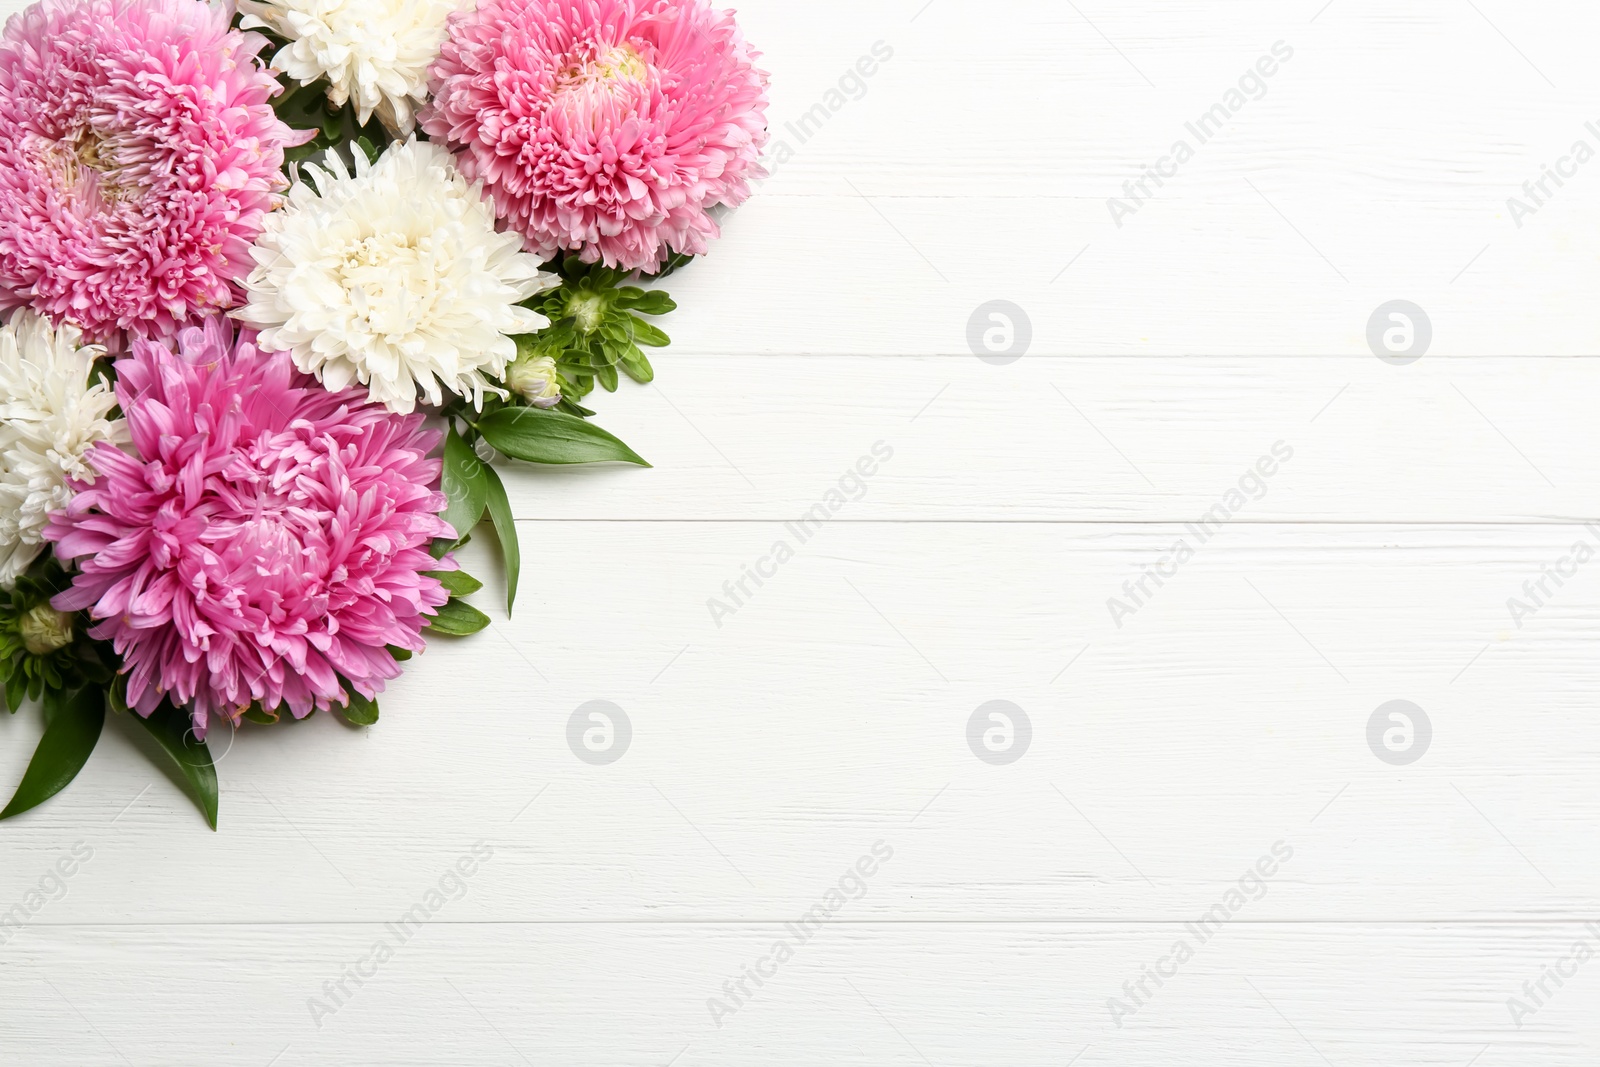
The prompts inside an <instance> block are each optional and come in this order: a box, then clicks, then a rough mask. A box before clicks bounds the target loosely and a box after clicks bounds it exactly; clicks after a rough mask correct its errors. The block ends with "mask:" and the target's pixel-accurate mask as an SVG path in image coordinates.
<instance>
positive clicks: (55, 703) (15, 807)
mask: <svg viewBox="0 0 1600 1067" xmlns="http://www.w3.org/2000/svg"><path fill="white" fill-rule="evenodd" d="M44 699H45V704H46V707H47V709H48V714H47V720H48V725H47V726H46V727H45V729H44V736H43V737H42V738H40V739H39V747H38V748H36V749H34V752H33V759H32V761H30V762H29V764H28V769H27V770H26V771H24V772H23V775H22V784H21V785H19V786H17V792H16V794H15V795H14V796H12V798H11V803H9V804H7V805H6V807H5V810H4V811H0V819H9V818H11V816H13V815H19V814H21V813H22V812H25V811H28V810H30V809H32V808H36V807H38V806H39V805H40V804H43V803H44V802H45V801H47V800H49V799H50V798H51V797H53V796H55V795H56V794H57V793H59V792H61V791H62V790H63V789H65V788H66V787H67V785H68V784H69V783H70V782H71V781H72V780H73V779H74V778H76V777H77V776H78V772H79V771H81V770H83V765H84V764H85V763H87V762H88V760H89V753H91V752H93V751H94V746H95V745H96V743H98V742H99V740H100V730H101V728H102V727H104V726H105V723H106V695H105V692H104V691H103V690H100V689H96V688H94V687H93V686H84V687H83V688H82V689H80V690H78V691H77V692H76V693H74V694H72V695H71V696H67V695H66V694H64V693H58V692H54V691H51V692H47V693H45V695H44Z"/></svg>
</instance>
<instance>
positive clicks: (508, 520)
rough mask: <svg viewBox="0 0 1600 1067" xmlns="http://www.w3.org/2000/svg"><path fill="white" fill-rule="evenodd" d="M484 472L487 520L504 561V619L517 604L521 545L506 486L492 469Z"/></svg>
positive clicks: (487, 468) (486, 468) (520, 573)
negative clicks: (487, 496) (490, 523)
mask: <svg viewBox="0 0 1600 1067" xmlns="http://www.w3.org/2000/svg"><path fill="white" fill-rule="evenodd" d="M484 470H485V471H486V472H487V473H488V475H489V518H490V519H491V520H492V521H493V522H494V532H495V536H496V537H498V538H500V555H501V556H503V557H504V558H505V561H506V617H507V618H510V617H511V608H512V605H514V604H516V602H517V580H518V578H520V577H521V575H522V545H521V544H520V543H519V542H518V541H517V520H516V519H514V518H512V517H511V498H510V497H508V496H506V484H505V483H504V482H502V481H501V480H500V475H499V474H497V473H495V469H494V468H493V467H485V468H484Z"/></svg>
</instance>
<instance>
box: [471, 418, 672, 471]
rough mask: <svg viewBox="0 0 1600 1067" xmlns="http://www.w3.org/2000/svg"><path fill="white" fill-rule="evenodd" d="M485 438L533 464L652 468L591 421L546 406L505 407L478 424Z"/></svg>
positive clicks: (503, 450)
mask: <svg viewBox="0 0 1600 1067" xmlns="http://www.w3.org/2000/svg"><path fill="white" fill-rule="evenodd" d="M478 429H479V430H480V431H481V432H482V433H483V437H484V440H486V441H488V442H489V443H490V444H491V445H493V446H494V447H495V448H497V449H498V450H500V451H501V452H504V453H505V454H506V455H508V456H510V457H512V458H513V459H521V460H527V461H528V462H529V463H554V464H569V463H605V462H608V461H618V462H622V463H635V464H638V465H639V466H641V467H648V466H650V464H648V463H646V462H645V461H644V459H643V458H641V457H640V455H639V454H638V453H637V452H635V451H634V450H633V449H631V448H629V447H628V446H627V445H625V444H623V443H622V442H621V441H619V440H618V439H617V438H615V437H613V436H612V435H611V434H609V433H607V432H606V431H604V430H602V429H601V428H600V427H598V426H596V425H594V424H593V423H591V422H585V421H583V420H582V419H580V418H577V417H576V416H573V415H567V414H563V413H562V412H559V411H547V410H544V409H542V408H501V409H500V410H499V411H495V412H492V413H490V414H488V415H486V416H484V417H483V419H482V421H480V422H479V423H478Z"/></svg>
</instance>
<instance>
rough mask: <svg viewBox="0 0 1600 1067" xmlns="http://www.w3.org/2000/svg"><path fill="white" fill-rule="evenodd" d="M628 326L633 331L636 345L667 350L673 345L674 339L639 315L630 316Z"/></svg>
mask: <svg viewBox="0 0 1600 1067" xmlns="http://www.w3.org/2000/svg"><path fill="white" fill-rule="evenodd" d="M628 326H629V327H630V328H631V329H632V330H633V340H634V343H636V344H641V345H648V346H649V347H651V348H665V347H667V346H668V345H670V344H671V343H672V338H670V337H668V336H667V335H666V334H664V333H662V332H661V331H660V330H658V329H656V328H655V327H654V326H652V325H650V324H649V323H648V322H646V321H644V320H643V319H641V318H640V317H639V316H637V315H629V316H628Z"/></svg>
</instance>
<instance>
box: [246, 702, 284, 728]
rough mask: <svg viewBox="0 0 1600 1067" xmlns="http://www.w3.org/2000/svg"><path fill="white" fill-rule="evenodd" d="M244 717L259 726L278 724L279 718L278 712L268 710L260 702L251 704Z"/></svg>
mask: <svg viewBox="0 0 1600 1067" xmlns="http://www.w3.org/2000/svg"><path fill="white" fill-rule="evenodd" d="M244 717H245V719H246V720H247V721H249V722H253V723H255V724H256V725H257V726H276V725H278V718H279V716H278V713H277V712H275V711H268V710H267V709H266V708H263V707H262V706H261V705H259V704H252V705H250V710H249V711H246V712H245V713H244Z"/></svg>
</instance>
